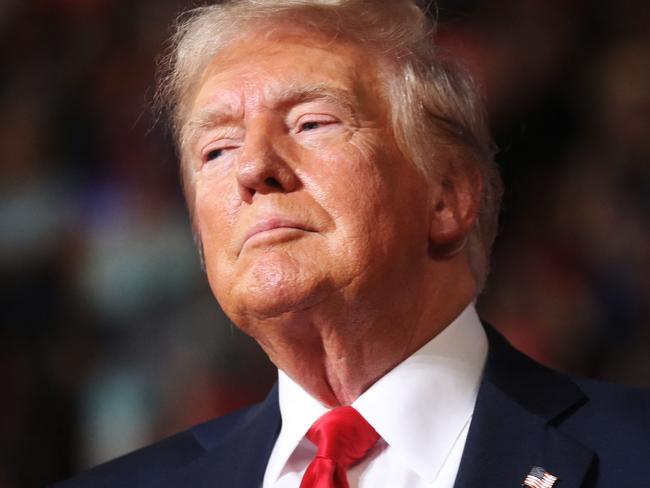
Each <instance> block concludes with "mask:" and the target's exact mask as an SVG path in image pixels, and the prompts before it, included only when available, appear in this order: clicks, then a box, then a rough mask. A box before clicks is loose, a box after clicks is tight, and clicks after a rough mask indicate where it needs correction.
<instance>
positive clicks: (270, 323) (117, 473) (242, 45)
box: [60, 0, 650, 488]
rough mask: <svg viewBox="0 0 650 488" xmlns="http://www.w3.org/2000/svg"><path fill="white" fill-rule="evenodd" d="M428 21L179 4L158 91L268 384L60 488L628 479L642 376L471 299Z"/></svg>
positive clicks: (366, 7) (480, 276)
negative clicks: (569, 353)
mask: <svg viewBox="0 0 650 488" xmlns="http://www.w3.org/2000/svg"><path fill="white" fill-rule="evenodd" d="M431 31H432V25H431V24H430V23H429V21H428V20H427V17H426V15H425V14H424V13H423V11H422V10H421V9H420V8H418V7H417V6H416V5H415V4H413V3H412V2H411V1H409V0H400V1H391V2H378V1H370V0H327V1H326V0H320V1H299V0H272V1H267V2H258V1H254V0H239V1H233V2H227V3H223V4H220V5H215V6H211V7H205V8H201V9H198V10H196V11H193V12H192V13H191V14H190V15H189V16H188V17H187V18H185V20H184V21H183V23H182V24H181V26H180V28H179V32H178V35H177V37H176V44H175V47H174V51H173V55H172V57H171V68H170V71H169V72H168V74H167V75H166V76H165V77H164V83H163V91H162V92H161V93H162V97H163V99H164V100H165V101H166V102H167V103H168V104H169V107H170V109H171V114H172V119H173V127H174V130H175V133H176V137H177V143H178V148H179V154H180V157H181V161H182V170H183V179H184V186H185V192H186V197H187V201H188V206H189V208H190V212H191V215H192V221H193V224H194V229H195V232H196V236H197V241H198V242H199V243H200V247H201V251H202V256H203V257H204V264H205V269H206V273H207V276H208V280H209V282H210V286H211V288H212V290H213V292H214V294H215V297H216V298H217V300H218V301H219V303H220V305H221V306H222V308H223V310H224V311H225V312H226V314H227V315H228V316H229V317H230V318H231V319H232V321H233V322H234V323H235V324H237V326H238V327H240V328H241V329H242V330H244V331H245V332H246V333H248V334H250V335H251V336H252V337H253V338H255V340H257V341H258V342H259V344H260V345H261V346H262V348H263V349H264V350H265V352H266V353H267V354H268V356H269V358H270V359H271V360H272V361H273V362H274V364H275V365H276V366H277V367H278V370H279V381H278V386H277V387H276V388H275V389H274V390H273V391H272V392H271V393H270V395H269V397H268V398H267V400H266V401H265V402H264V403H263V404H261V405H258V406H254V407H251V408H249V409H246V410H243V411H240V412H237V413H234V414H232V415H230V416H227V417H224V418H221V419H217V420H215V421H212V422H209V423H207V424H204V425H200V426H198V427H195V428H193V429H192V430H190V431H187V432H184V433H181V434H178V435H176V436H174V437H172V438H170V439H167V440H164V441H162V442H160V443H158V444H155V445H154V446H151V447H148V448H145V449H143V450H140V451H137V452H136V453H133V454H130V455H127V456H125V457H123V458H120V459H118V460H116V461H113V462H110V463H108V464H105V465H103V466H100V467H98V468H95V469H94V470H91V471H90V472H88V473H86V474H85V475H82V476H81V477H80V478H78V479H75V480H72V481H69V482H67V483H63V484H62V485H60V486H63V487H82V486H93V487H94V486H119V487H136V486H137V487H142V486H147V487H160V488H171V487H180V486H192V487H203V486H205V487H207V486H224V487H259V486H263V487H265V488H270V487H297V486H301V487H312V486H348V485H349V486H353V487H354V486H359V487H376V486H390V487H416V488H417V487H425V486H427V487H452V486H456V487H468V488H469V487H474V486H483V487H507V486H521V485H522V484H524V485H525V486H533V487H535V486H544V487H551V486H556V485H557V486H561V487H562V488H565V487H566V488H569V487H579V486H582V487H601V488H602V487H614V486H644V485H646V484H647V480H648V478H649V475H650V471H649V470H648V467H647V458H648V454H650V451H649V448H650V428H649V425H648V423H649V418H650V416H649V415H648V408H649V407H650V397H649V396H648V395H647V393H640V392H631V391H628V390H625V389H618V388H616V387H612V386H604V385H599V384H595V383H592V382H588V381H579V382H574V381H571V380H569V379H568V378H565V377H563V376H561V375H559V374H556V373H554V372H552V371H550V370H547V369H545V368H543V367H542V366H540V365H538V364H535V363H534V362H532V361H531V360H529V359H528V358H526V357H524V356H522V355H520V354H519V353H517V352H515V351H514V350H512V349H511V348H510V347H509V346H508V344H507V343H506V342H505V341H504V340H503V339H502V338H501V337H500V336H499V335H498V334H497V333H496V332H494V331H493V330H492V329H491V328H489V327H488V326H486V327H485V329H484V327H483V326H482V325H481V323H480V321H479V320H478V318H477V316H476V312H475V311H474V307H473V302H474V299H475V297H476V295H477V294H478V293H479V291H480V288H481V286H482V284H483V282H484V280H485V276H486V274H487V263H488V258H489V248H490V245H491V243H492V240H493V238H494V234H495V228H496V218H497V209H498V200H499V194H500V184H499V179H498V175H497V173H496V170H495V167H494V162H493V159H492V144H491V142H490V138H489V136H488V132H487V129H486V125H485V121H484V118H483V116H482V113H481V110H480V105H479V104H478V102H477V101H476V96H475V94H474V92H473V90H472V88H471V84H470V83H468V82H467V81H466V80H465V79H464V78H463V77H462V76H460V75H459V74H457V73H456V71H454V70H453V69H452V68H450V67H449V66H447V65H446V64H445V63H444V62H442V61H441V60H440V59H439V56H438V54H437V52H436V51H435V48H434V47H433V44H432V42H431V39H430V38H429V34H430V33H431ZM349 406H351V407H353V408H349ZM341 407H344V408H341ZM353 451H354V452H353Z"/></svg>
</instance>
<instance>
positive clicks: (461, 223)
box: [429, 162, 483, 257]
mask: <svg viewBox="0 0 650 488" xmlns="http://www.w3.org/2000/svg"><path fill="white" fill-rule="evenodd" d="M482 186H483V181H482V178H481V175H480V173H479V171H478V169H477V168H476V167H474V166H472V165H470V164H467V163H462V162H460V163H457V164H451V163H450V164H448V165H447V167H446V168H445V172H444V174H443V175H442V178H441V179H440V180H439V181H438V183H437V184H436V187H435V194H434V195H433V198H432V202H431V204H432V205H431V222H430V229H429V247H430V249H431V252H432V253H433V254H434V255H436V256H441V257H451V256H454V255H456V254H458V253H459V252H460V251H461V250H462V249H463V248H464V247H465V244H466V243H467V239H468V238H469V234H470V233H471V231H472V229H473V228H474V225H475V223H476V219H477V218H478V212H479V208H480V198H481V189H482Z"/></svg>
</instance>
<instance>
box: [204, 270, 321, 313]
mask: <svg viewBox="0 0 650 488" xmlns="http://www.w3.org/2000/svg"><path fill="white" fill-rule="evenodd" d="M310 271H313V270H309V269H306V267H304V266H302V267H301V266H297V265H296V263H288V262H287V260H283V262H278V260H277V259H265V260H263V261H257V262H256V263H255V265H254V266H251V267H250V268H248V269H246V270H245V272H244V273H242V274H240V275H239V276H238V277H237V278H236V279H234V280H233V284H232V286H231V287H230V288H229V290H227V292H226V293H219V292H218V291H217V290H215V295H216V296H217V299H218V300H219V303H220V304H221V306H222V308H223V310H224V312H225V313H226V314H227V315H228V316H229V317H230V318H231V320H232V321H233V322H235V324H237V325H239V326H243V325H244V324H245V323H246V322H248V321H250V320H255V321H259V320H264V319H273V318H276V317H279V316H286V315H287V314H291V313H299V312H302V311H304V310H306V309H308V308H310V307H312V306H314V305H315V304H316V303H318V302H319V301H321V300H323V297H324V296H325V295H327V289H328V288H329V286H328V280H327V279H323V278H324V277H320V276H319V274H318V273H312V272H310ZM213 290H214V288H213Z"/></svg>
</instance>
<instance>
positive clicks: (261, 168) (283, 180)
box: [237, 134, 298, 203]
mask: <svg viewBox="0 0 650 488" xmlns="http://www.w3.org/2000/svg"><path fill="white" fill-rule="evenodd" d="M247 139H248V140H247V141H246V146H245V148H244V151H243V153H242V155H241V158H240V160H239V164H238V165H237V183H238V186H239V195H240V197H241V199H242V201H244V202H247V203H251V202H252V201H253V197H254V196H255V195H256V194H262V195H264V194H268V193H275V192H277V193H289V192H292V191H294V190H295V189H296V188H297V187H298V177H297V175H296V173H295V172H294V170H293V168H292V167H291V165H290V164H289V163H288V161H286V160H285V159H284V158H283V157H282V156H281V155H280V154H279V153H278V151H277V150H276V148H275V147H274V145H273V143H272V142H271V138H270V137H268V136H266V135H263V134H261V135H255V136H253V137H247Z"/></svg>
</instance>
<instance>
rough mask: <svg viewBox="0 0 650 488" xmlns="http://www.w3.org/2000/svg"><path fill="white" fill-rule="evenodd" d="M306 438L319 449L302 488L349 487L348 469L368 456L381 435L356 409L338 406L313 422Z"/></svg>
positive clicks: (308, 469) (306, 473) (303, 480)
mask: <svg viewBox="0 0 650 488" xmlns="http://www.w3.org/2000/svg"><path fill="white" fill-rule="evenodd" d="M307 438H308V439H309V440H310V441H312V442H313V443H314V444H316V446H317V447H318V450H317V452H316V457H315V458H314V460H313V461H312V462H311V464H310V465H309V466H307V471H305V475H304V476H303V478H302V482H301V483H300V488H348V486H349V485H348V479H347V477H346V474H345V473H346V471H347V469H348V466H351V465H352V464H354V463H355V462H357V461H360V460H361V459H362V458H363V457H364V456H365V455H366V453H367V452H368V451H369V450H370V448H371V447H372V446H374V445H375V443H376V442H377V439H379V434H377V432H376V431H375V429H373V428H372V426H371V425H370V424H369V423H368V422H366V419H364V418H363V417H362V416H361V414H360V413H359V412H357V411H356V410H355V409H354V408H352V407H337V408H335V409H333V410H331V411H329V412H327V413H326V414H325V415H323V416H322V417H321V418H319V419H318V420H317V421H316V422H314V425H312V427H311V429H309V432H307Z"/></svg>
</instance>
